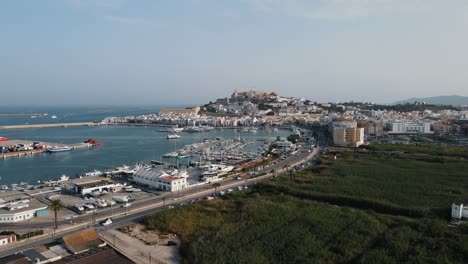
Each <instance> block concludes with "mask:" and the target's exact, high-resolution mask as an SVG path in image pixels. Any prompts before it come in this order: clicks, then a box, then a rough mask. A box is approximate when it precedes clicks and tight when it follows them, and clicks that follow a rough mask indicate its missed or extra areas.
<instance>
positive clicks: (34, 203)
mask: <svg viewBox="0 0 468 264" xmlns="http://www.w3.org/2000/svg"><path fill="white" fill-rule="evenodd" d="M27 204H28V205H29V206H28V207H25V208H21V209H17V210H12V211H10V210H8V209H7V208H0V215H1V214H16V213H21V212H26V211H31V210H39V209H46V208H47V205H46V204H43V203H41V202H40V201H38V200H36V199H34V198H33V199H31V200H30V201H29V202H28V203H27Z"/></svg>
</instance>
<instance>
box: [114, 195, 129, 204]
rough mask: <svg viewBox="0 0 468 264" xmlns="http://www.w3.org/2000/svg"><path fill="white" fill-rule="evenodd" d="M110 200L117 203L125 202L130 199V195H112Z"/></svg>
mask: <svg viewBox="0 0 468 264" xmlns="http://www.w3.org/2000/svg"><path fill="white" fill-rule="evenodd" d="M112 200H114V201H116V202H118V203H127V202H128V201H130V196H112Z"/></svg>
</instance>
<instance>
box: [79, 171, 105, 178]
mask: <svg viewBox="0 0 468 264" xmlns="http://www.w3.org/2000/svg"><path fill="white" fill-rule="evenodd" d="M101 175H102V171H98V170H94V171H91V172H86V173H84V174H83V177H93V176H101Z"/></svg>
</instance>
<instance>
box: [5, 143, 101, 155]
mask: <svg viewBox="0 0 468 264" xmlns="http://www.w3.org/2000/svg"><path fill="white" fill-rule="evenodd" d="M32 143H33V141H29V140H9V141H5V142H0V147H8V146H10V145H17V144H24V145H30V144H32ZM41 143H43V144H45V145H47V146H50V147H63V146H69V147H71V148H72V149H80V148H90V147H93V145H91V144H88V143H75V144H61V143H50V142H41ZM46 151H47V150H46V149H45V148H42V149H32V150H26V151H15V152H8V153H0V159H7V158H16V157H24V156H32V155H35V154H39V153H44V152H46Z"/></svg>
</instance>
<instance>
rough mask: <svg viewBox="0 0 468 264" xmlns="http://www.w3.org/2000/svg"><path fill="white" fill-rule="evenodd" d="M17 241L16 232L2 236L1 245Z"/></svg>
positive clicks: (0, 237)
mask: <svg viewBox="0 0 468 264" xmlns="http://www.w3.org/2000/svg"><path fill="white" fill-rule="evenodd" d="M15 241H16V235H15V234H11V235H3V236H0V246H2V245H7V244H11V243H13V242H15Z"/></svg>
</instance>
